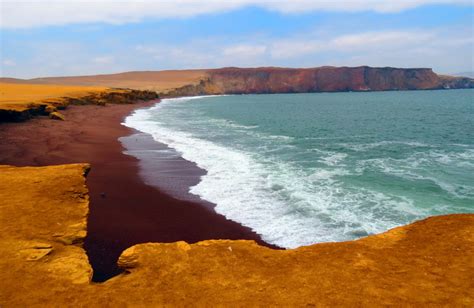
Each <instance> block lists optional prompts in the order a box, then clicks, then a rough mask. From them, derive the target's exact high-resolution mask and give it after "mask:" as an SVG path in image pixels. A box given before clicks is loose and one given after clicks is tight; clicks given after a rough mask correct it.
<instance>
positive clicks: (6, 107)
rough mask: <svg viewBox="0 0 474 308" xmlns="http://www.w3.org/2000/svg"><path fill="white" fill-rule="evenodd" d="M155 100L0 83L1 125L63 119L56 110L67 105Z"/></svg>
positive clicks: (119, 92) (147, 95)
mask: <svg viewBox="0 0 474 308" xmlns="http://www.w3.org/2000/svg"><path fill="white" fill-rule="evenodd" d="M157 97H158V96H157V94H156V93H155V92H152V91H139V90H130V89H111V88H107V87H97V86H96V87H84V86H66V85H50V84H47V85H46V84H25V83H5V82H3V83H0V122H2V121H21V120H25V119H28V118H30V117H31V116H33V115H50V116H51V117H53V118H59V119H63V117H62V115H61V114H60V113H58V112H57V110H58V109H59V110H60V109H64V108H66V107H67V106H68V105H69V104H82V105H84V104H96V105H105V104H107V103H132V102H134V101H136V100H150V99H154V98H157Z"/></svg>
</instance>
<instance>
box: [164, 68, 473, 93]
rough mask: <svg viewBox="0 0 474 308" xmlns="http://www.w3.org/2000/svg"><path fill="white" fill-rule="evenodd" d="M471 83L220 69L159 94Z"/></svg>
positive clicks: (347, 72) (385, 74)
mask: <svg viewBox="0 0 474 308" xmlns="http://www.w3.org/2000/svg"><path fill="white" fill-rule="evenodd" d="M473 87H474V80H473V79H470V78H463V77H449V76H439V75H437V74H435V73H434V72H433V71H432V70H431V69H428V68H411V69H404V68H393V67H380V68H377V67H368V66H361V67H329V66H326V67H317V68H277V67H261V68H233V67H231V68H221V69H214V70H208V71H207V77H205V78H202V79H201V81H200V82H199V83H196V84H192V85H186V86H183V87H180V88H176V89H175V90H172V91H169V92H168V93H163V95H167V96H188V95H205V94H251V93H311V92H341V91H342V92H343V91H387V90H427V89H443V88H451V89H455V88H473Z"/></svg>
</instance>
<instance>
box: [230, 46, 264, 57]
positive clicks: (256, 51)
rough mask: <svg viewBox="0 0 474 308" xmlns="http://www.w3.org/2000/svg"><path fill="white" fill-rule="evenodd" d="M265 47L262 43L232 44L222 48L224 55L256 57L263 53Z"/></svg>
mask: <svg viewBox="0 0 474 308" xmlns="http://www.w3.org/2000/svg"><path fill="white" fill-rule="evenodd" d="M266 50H267V47H266V46H264V45H234V46H229V47H226V48H224V50H223V51H222V53H223V55H224V56H228V57H258V56H261V55H263V54H264V53H265V51H266Z"/></svg>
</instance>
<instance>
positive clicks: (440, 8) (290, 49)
mask: <svg viewBox="0 0 474 308" xmlns="http://www.w3.org/2000/svg"><path fill="white" fill-rule="evenodd" d="M0 3H1V13H0V14H1V19H0V26H1V29H0V31H1V38H0V39H1V45H0V47H1V49H0V50H1V61H2V62H1V71H0V75H1V76H9V77H20V78H32V77H40V76H60V75H85V74H99V73H114V72H122V71H131V70H161V69H185V68H212V67H223V66H242V67H251V66H290V67H314V66H322V65H335V66H342V65H345V66H358V65H371V66H396V67H432V68H433V69H434V70H435V71H436V72H438V73H456V72H466V71H473V70H474V69H473V55H474V11H473V5H472V1H464V0H459V1H456V0H452V1H442V0H433V1H431V0H411V1H408V0H398V1H383V0H377V1H375V0H345V1H343V0H333V1H317V0H313V1H309V0H293V1H282V0H275V1H257V0H234V1H228V2H224V1H195V0H179V1H177V0H176V1H151V0H141V1H131V0H130V1H122V0H116V1H112V0H100V1H85V0H69V1H59V0H43V1H40V0H31V1H18V0H16V1H11V0H0Z"/></svg>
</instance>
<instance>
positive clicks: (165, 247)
mask: <svg viewBox="0 0 474 308" xmlns="http://www.w3.org/2000/svg"><path fill="white" fill-rule="evenodd" d="M88 168H89V166H88V165H87V164H75V165H59V166H48V167H34V168H33V167H12V166H0V173H1V175H2V180H1V181H0V273H1V278H2V279H0V306H2V307H17V306H28V307H29V306H51V305H54V306H101V307H102V306H103V305H104V303H106V304H107V305H110V306H165V305H167V306H176V305H179V306H187V305H189V306H191V305H192V306H195V305H198V306H204V305H221V306H224V305H233V306H256V305H258V306H264V305H265V306H267V305H276V304H278V305H285V306H290V305H291V306H295V305H298V306H303V305H305V306H308V305H309V306H341V305H345V306H360V305H365V306H382V305H396V306H460V307H462V306H465V307H472V306H473V305H474V294H473V293H472V290H473V289H474V258H473V257H472V256H473V255H474V215H472V214H471V215H469V214H459V215H446V216H437V217H431V218H428V219H425V220H421V221H418V222H415V223H413V224H410V225H407V226H403V227H399V228H395V229H392V230H389V231H387V232H385V233H382V234H379V235H374V236H369V237H366V238H362V239H360V240H357V241H351V242H342V243H323V244H315V245H312V246H308V247H301V248H298V249H293V250H272V249H269V248H265V247H262V246H258V245H257V244H255V243H254V242H252V241H230V240H229V241H227V240H209V241H204V242H200V243H196V244H192V245H189V244H187V243H185V242H177V243H171V244H160V243H146V244H139V245H135V246H133V247H130V248H128V249H127V250H125V251H124V252H123V253H122V255H121V257H120V259H119V265H120V266H121V267H122V268H123V269H124V270H125V273H123V274H121V275H119V276H117V277H114V278H112V279H110V280H108V281H106V282H105V283H102V284H92V283H90V277H91V268H90V266H89V264H88V262H87V256H86V254H85V252H84V250H83V249H82V248H81V242H82V240H83V238H84V237H85V235H86V230H85V227H86V219H87V213H88V196H87V188H86V186H85V177H84V176H85V175H86V173H87V170H88Z"/></svg>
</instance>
